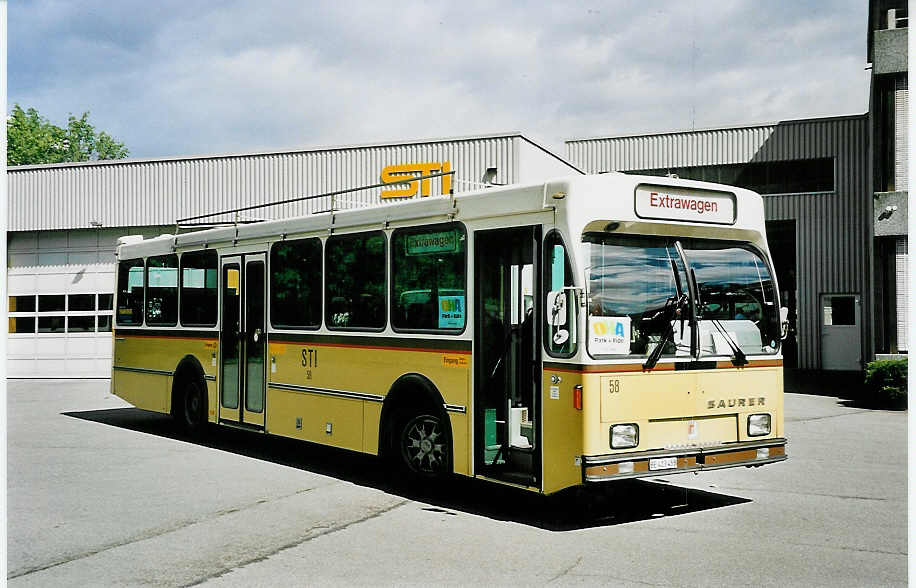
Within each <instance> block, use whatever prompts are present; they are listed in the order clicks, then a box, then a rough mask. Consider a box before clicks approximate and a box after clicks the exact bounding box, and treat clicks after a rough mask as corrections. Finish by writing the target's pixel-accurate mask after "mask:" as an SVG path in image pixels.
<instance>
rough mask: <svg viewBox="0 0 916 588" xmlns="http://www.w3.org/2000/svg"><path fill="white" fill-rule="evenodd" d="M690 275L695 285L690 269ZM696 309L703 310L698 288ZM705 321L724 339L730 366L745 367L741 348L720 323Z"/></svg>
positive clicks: (693, 275) (694, 275)
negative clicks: (727, 347)
mask: <svg viewBox="0 0 916 588" xmlns="http://www.w3.org/2000/svg"><path fill="white" fill-rule="evenodd" d="M690 275H691V277H692V278H693V281H694V283H696V279H697V277H696V274H695V273H694V272H693V268H690ZM697 308H699V309H702V308H703V303H702V302H701V301H700V288H699V287H697ZM699 318H700V319H702V318H703V317H702V316H700V317H699ZM707 320H708V321H709V322H711V323H712V325H713V326H714V327H715V328H716V330H717V331H719V333H720V334H721V335H722V338H723V339H725V343H727V344H728V346H729V347H730V348H731V350H732V365H735V366H742V365H747V356H746V355H744V352H743V351H741V348H740V347H739V346H738V344H737V343H735V340H734V339H733V338H732V336H731V335H729V334H728V331H726V330H725V327H723V326H722V323H721V322H720V321H719V319H716V318H710V319H707ZM697 330H699V329H697ZM698 349H699V347H698Z"/></svg>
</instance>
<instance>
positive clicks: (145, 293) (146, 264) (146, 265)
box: [143, 253, 181, 328]
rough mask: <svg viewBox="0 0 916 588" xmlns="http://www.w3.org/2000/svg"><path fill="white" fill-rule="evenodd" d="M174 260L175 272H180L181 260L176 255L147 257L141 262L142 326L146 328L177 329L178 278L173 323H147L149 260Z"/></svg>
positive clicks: (179, 298) (178, 312) (178, 313)
mask: <svg viewBox="0 0 916 588" xmlns="http://www.w3.org/2000/svg"><path fill="white" fill-rule="evenodd" d="M172 256H174V257H175V259H176V262H177V263H176V264H175V270H176V271H178V272H180V271H181V259H180V257H179V255H178V254H177V253H164V254H162V255H150V256H149V257H147V258H145V259H144V260H143V324H144V325H146V326H147V327H156V328H161V327H177V326H178V321H179V320H180V318H181V287H180V283H181V279H180V277H178V279H176V281H175V322H174V323H151V322H150V321H149V299H150V296H149V270H150V265H149V261H150V259H155V258H159V257H172Z"/></svg>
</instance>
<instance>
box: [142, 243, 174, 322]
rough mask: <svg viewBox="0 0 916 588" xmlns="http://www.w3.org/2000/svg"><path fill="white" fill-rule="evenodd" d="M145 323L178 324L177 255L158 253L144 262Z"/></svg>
mask: <svg viewBox="0 0 916 588" xmlns="http://www.w3.org/2000/svg"><path fill="white" fill-rule="evenodd" d="M146 288H147V295H146V324H147V325H157V326H169V327H171V326H175V325H176V324H178V256H177V255H175V254H171V255H158V256H156V257H150V258H149V259H148V260H147V262H146Z"/></svg>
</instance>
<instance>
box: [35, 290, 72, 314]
mask: <svg viewBox="0 0 916 588" xmlns="http://www.w3.org/2000/svg"><path fill="white" fill-rule="evenodd" d="M65 299H66V297H65V296H64V295H63V294H41V295H39V296H38V312H63V310H64V303H65Z"/></svg>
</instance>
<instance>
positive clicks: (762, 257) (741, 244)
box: [583, 233, 782, 363]
mask: <svg viewBox="0 0 916 588" xmlns="http://www.w3.org/2000/svg"><path fill="white" fill-rule="evenodd" d="M615 236H617V237H623V238H632V239H634V240H636V239H640V238H660V239H664V240H671V241H672V242H673V241H674V240H676V239H680V240H682V241H685V242H688V243H687V244H685V250H686V253H687V258H688V261H689V259H690V255H689V252H690V249H689V242H691V241H699V242H717V243H722V244H725V243H729V242H731V243H732V247H734V248H738V249H744V250H745V251H748V252H749V253H751V254H752V255H755V256H756V257H757V258H758V260H759V261H760V262H762V263H763V265H764V267H766V269H767V271H768V272H769V275H770V279H771V280H772V284H773V300H774V304H775V308H776V312H777V313H778V312H779V308H780V305H781V304H782V301H781V300H780V297H779V284H778V282H777V279H776V272H775V271H774V269H773V264H772V260H771V259H770V257H769V255H767V254H766V253H765V252H764V251H763V250H762V249H761V248H759V247H758V246H757V245H755V244H754V243H751V242H748V241H731V240H730V239H719V238H709V237H684V236H671V235H644V234H628V233H619V234H615ZM583 242H584V241H583ZM586 269H590V267H589V268H586ZM585 283H586V293H587V294H588V293H590V292H589V289H588V283H589V279H588V274H586V278H585ZM684 287H685V288H686V285H685V286H684ZM585 320H586V330H587V329H588V314H586V315H585ZM585 338H586V339H585V352H586V354H587V355H588V357H590V358H591V359H594V360H597V361H603V360H627V361H628V362H633V361H639V362H640V363H642V360H644V359H645V358H646V357H648V354H646V355H645V356H643V355H634V354H628V355H619V354H592V352H591V349H590V345H589V342H590V336H589V334H588V332H587V331H586V334H585ZM776 344H777V346H776V348H775V349H774V351H773V352H772V353H747V352H745V353H746V355H748V356H755V357H766V358H767V359H770V358H772V357H773V356H775V355H778V354H780V353H782V341H781V340H778V339H777V341H776ZM720 357H724V355H720V354H714V355H702V356H701V358H700V360H701V361H705V360H708V359H710V358H720ZM659 361H660V362H661V361H664V362H669V361H670V362H674V363H678V362H685V361H692V359H691V358H690V357H687V356H678V355H662V356H661V358H660V360H659Z"/></svg>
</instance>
